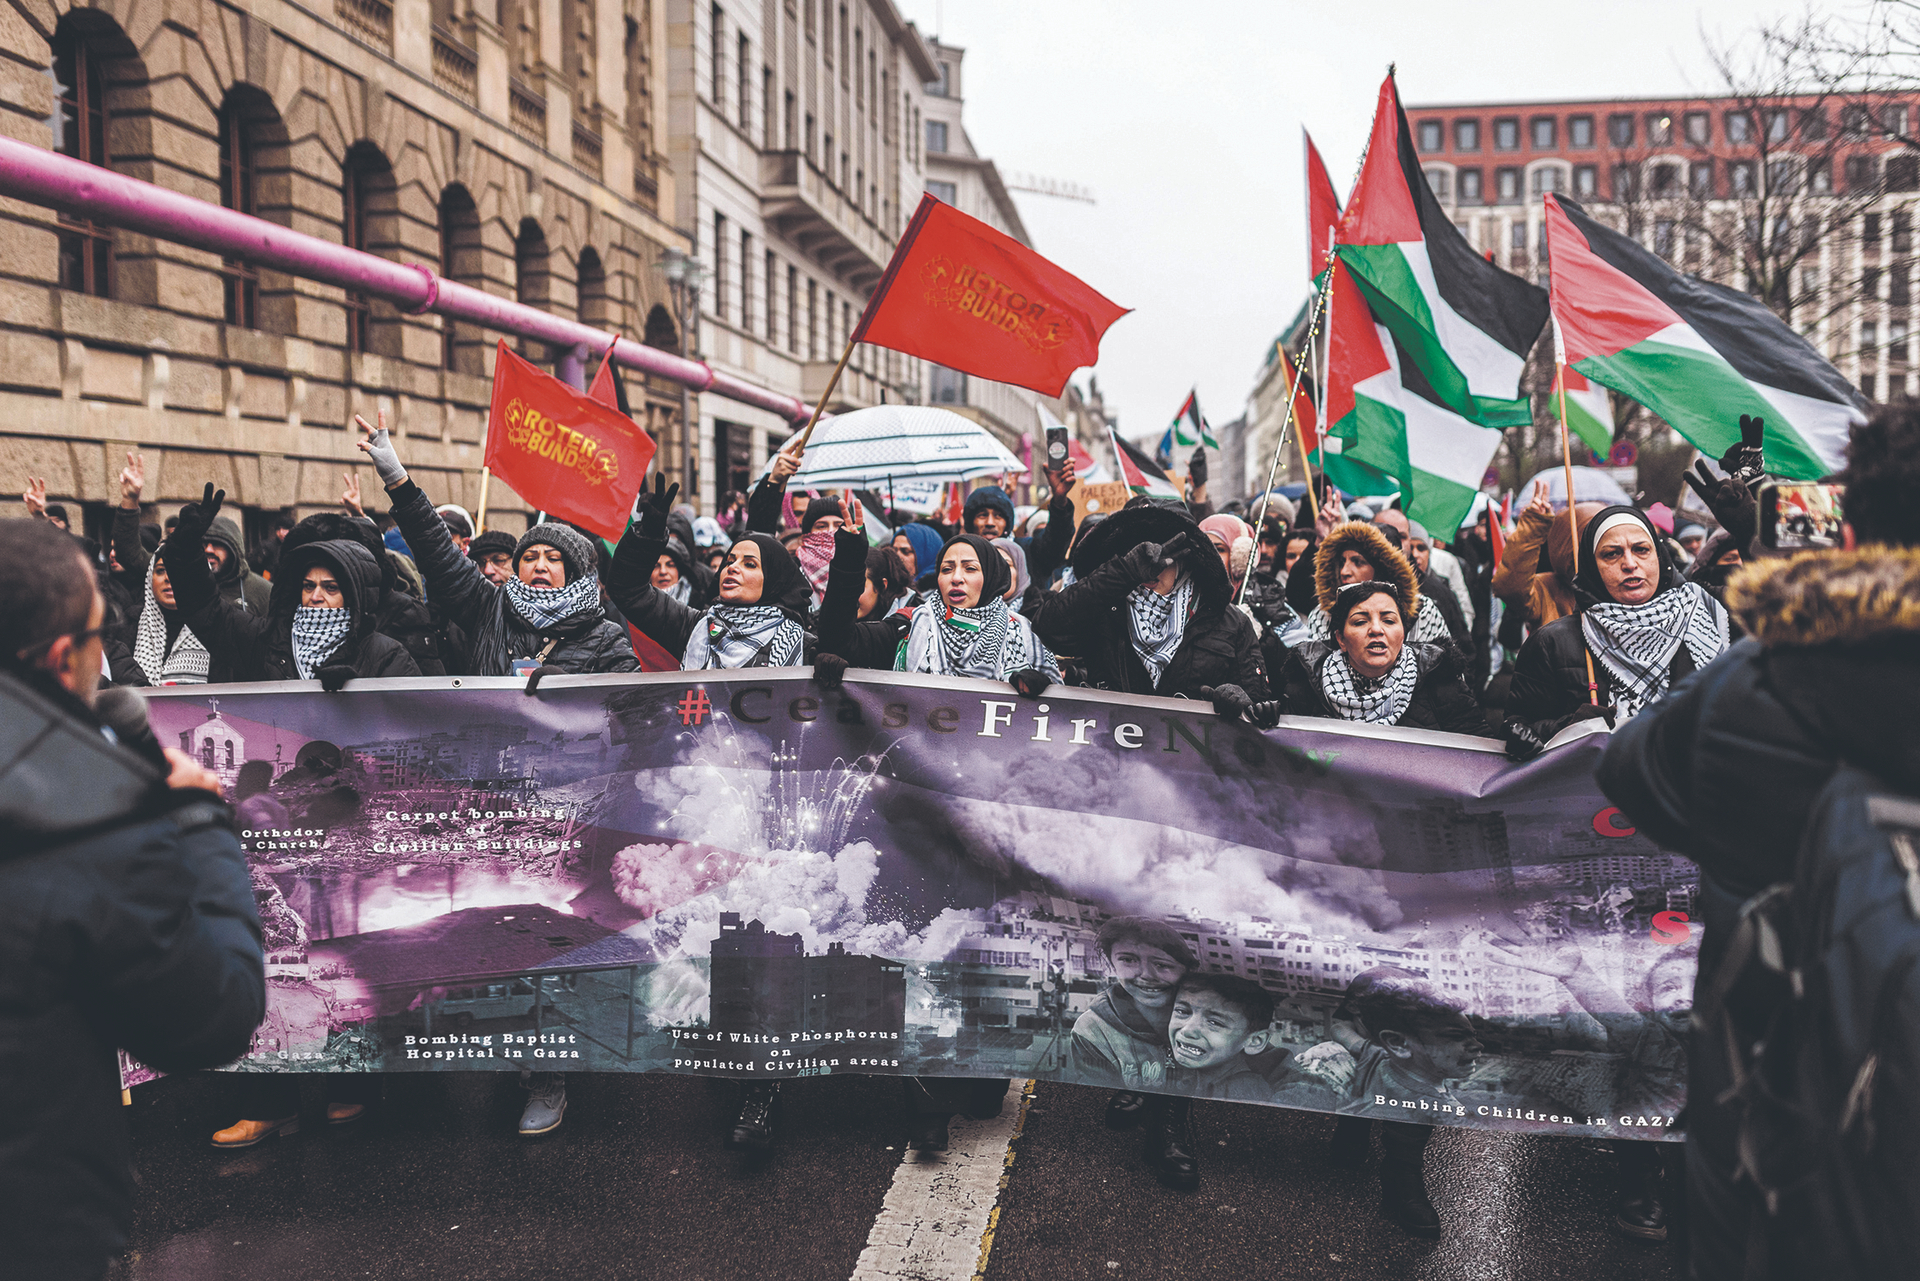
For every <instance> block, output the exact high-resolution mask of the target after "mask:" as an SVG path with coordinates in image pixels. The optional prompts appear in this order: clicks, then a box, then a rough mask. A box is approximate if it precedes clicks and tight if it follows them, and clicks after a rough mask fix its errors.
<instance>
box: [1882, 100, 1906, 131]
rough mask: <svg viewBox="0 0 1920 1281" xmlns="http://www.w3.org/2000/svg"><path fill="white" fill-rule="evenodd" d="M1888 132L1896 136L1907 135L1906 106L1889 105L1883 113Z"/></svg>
mask: <svg viewBox="0 0 1920 1281" xmlns="http://www.w3.org/2000/svg"><path fill="white" fill-rule="evenodd" d="M1881 120H1882V121H1883V122H1884V123H1885V125H1886V128H1887V133H1888V134H1889V135H1891V136H1893V137H1895V138H1904V137H1906V136H1907V109H1906V108H1905V107H1904V106H1897V107H1888V108H1887V109H1886V111H1884V112H1883V113H1881Z"/></svg>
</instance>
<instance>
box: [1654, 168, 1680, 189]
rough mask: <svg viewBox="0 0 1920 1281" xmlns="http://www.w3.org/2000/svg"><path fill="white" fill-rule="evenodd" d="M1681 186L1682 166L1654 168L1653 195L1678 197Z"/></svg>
mask: <svg viewBox="0 0 1920 1281" xmlns="http://www.w3.org/2000/svg"><path fill="white" fill-rule="evenodd" d="M1679 184H1680V166H1678V165H1671V164H1667V165H1655V166H1654V167H1653V181H1652V183H1651V184H1650V185H1651V187H1652V194H1653V195H1655V196H1672V195H1676V194H1678V191H1679Z"/></svg>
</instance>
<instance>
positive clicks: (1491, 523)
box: [1487, 496, 1507, 565]
mask: <svg viewBox="0 0 1920 1281" xmlns="http://www.w3.org/2000/svg"><path fill="white" fill-rule="evenodd" d="M1505 514H1506V512H1505V505H1504V504H1503V505H1502V506H1501V508H1500V509H1498V510H1496V509H1495V508H1494V505H1493V498H1492V497H1491V496H1489V497H1488V498H1487V542H1489V543H1490V544H1492V545H1493V563H1494V564H1495V565H1498V564H1499V563H1500V562H1501V561H1502V560H1505V559H1506V555H1507V531H1506V530H1504V529H1502V528H1500V521H1501V519H1502V518H1503V517H1504V516H1505Z"/></svg>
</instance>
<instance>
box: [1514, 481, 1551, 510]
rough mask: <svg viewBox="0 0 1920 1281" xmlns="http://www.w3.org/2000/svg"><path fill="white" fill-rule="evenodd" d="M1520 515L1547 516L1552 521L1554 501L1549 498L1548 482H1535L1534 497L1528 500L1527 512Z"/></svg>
mask: <svg viewBox="0 0 1920 1281" xmlns="http://www.w3.org/2000/svg"><path fill="white" fill-rule="evenodd" d="M1520 514H1521V515H1522V516H1545V517H1547V518H1548V519H1552V517H1553V500H1552V499H1551V498H1550V497H1548V496H1547V482H1546V481H1544V480H1536V481H1534V482H1533V497H1532V498H1529V499H1528V500H1527V506H1526V510H1525V511H1523V512H1521V513H1520Z"/></svg>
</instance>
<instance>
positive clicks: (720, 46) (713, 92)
mask: <svg viewBox="0 0 1920 1281" xmlns="http://www.w3.org/2000/svg"><path fill="white" fill-rule="evenodd" d="M711 35H712V46H711V52H712V60H713V66H712V68H711V74H712V76H713V83H712V85H710V86H709V87H708V90H707V92H708V95H709V96H710V97H711V98H712V100H713V109H714V110H715V111H725V110H726V105H727V104H726V102H725V100H724V99H723V98H722V96H721V95H722V92H723V90H722V88H721V86H723V85H725V84H726V83H727V67H726V58H727V11H726V10H725V9H722V8H721V7H720V6H719V5H715V6H713V31H712V32H711Z"/></svg>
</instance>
